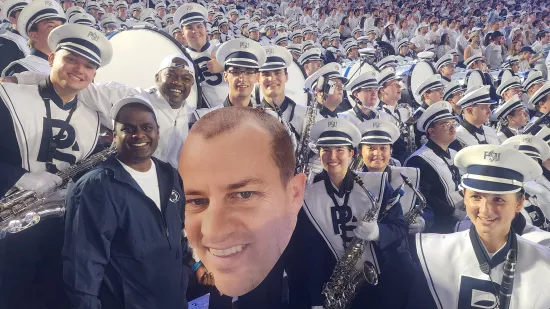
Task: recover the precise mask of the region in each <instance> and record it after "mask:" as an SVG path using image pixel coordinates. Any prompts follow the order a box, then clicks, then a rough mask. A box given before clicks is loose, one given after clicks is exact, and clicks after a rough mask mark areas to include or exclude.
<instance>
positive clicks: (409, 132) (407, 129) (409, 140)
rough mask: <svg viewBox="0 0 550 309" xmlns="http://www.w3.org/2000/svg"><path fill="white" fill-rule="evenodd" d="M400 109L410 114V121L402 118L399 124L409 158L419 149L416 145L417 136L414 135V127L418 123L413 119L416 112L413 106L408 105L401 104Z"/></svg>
mask: <svg viewBox="0 0 550 309" xmlns="http://www.w3.org/2000/svg"><path fill="white" fill-rule="evenodd" d="M397 107H398V108H404V109H406V110H407V111H408V112H409V115H411V116H410V118H409V119H401V117H400V119H399V120H400V124H399V132H400V133H401V136H403V138H404V139H405V141H406V144H405V148H406V149H405V151H406V152H407V157H409V156H410V155H412V154H413V153H414V152H415V151H416V150H417V149H416V143H415V139H416V136H415V134H414V125H415V122H416V119H415V118H414V117H413V116H414V112H413V110H412V108H411V106H410V105H409V104H407V103H400V104H399V105H397Z"/></svg>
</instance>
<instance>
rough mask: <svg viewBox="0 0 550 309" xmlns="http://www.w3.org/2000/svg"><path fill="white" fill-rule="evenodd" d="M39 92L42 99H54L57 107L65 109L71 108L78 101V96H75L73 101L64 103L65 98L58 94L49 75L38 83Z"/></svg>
mask: <svg viewBox="0 0 550 309" xmlns="http://www.w3.org/2000/svg"><path fill="white" fill-rule="evenodd" d="M38 93H39V94H40V96H41V97H42V99H49V100H51V101H53V102H54V103H55V105H57V107H59V108H60V109H62V110H65V111H68V110H71V109H72V108H73V107H74V106H75V105H76V104H77V102H78V99H77V97H74V99H72V100H71V101H69V102H67V103H66V104H63V100H61V97H60V96H59V94H57V91H55V88H54V87H53V85H52V82H51V80H50V77H49V76H48V77H47V78H46V79H44V80H42V81H41V82H40V83H38Z"/></svg>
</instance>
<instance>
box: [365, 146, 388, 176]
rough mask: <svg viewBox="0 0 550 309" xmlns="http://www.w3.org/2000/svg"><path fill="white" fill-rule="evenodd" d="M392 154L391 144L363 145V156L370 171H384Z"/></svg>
mask: <svg viewBox="0 0 550 309" xmlns="http://www.w3.org/2000/svg"><path fill="white" fill-rule="evenodd" d="M391 154H392V148H391V145H373V144H362V145H361V156H362V157H363V162H365V165H366V166H367V169H368V170H369V172H383V171H384V170H385V169H386V167H387V166H388V163H389V162H390V158H391Z"/></svg>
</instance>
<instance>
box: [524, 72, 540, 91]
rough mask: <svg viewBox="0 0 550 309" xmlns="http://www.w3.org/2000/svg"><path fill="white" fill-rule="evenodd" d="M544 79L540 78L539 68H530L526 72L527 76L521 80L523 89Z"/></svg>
mask: <svg viewBox="0 0 550 309" xmlns="http://www.w3.org/2000/svg"><path fill="white" fill-rule="evenodd" d="M543 82H544V79H543V78H542V72H541V71H539V70H530V71H529V74H527V78H526V79H525V80H524V81H523V84H522V86H523V90H525V91H527V90H529V88H531V86H533V85H535V84H537V83H543Z"/></svg>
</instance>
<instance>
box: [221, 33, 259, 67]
mask: <svg viewBox="0 0 550 309" xmlns="http://www.w3.org/2000/svg"><path fill="white" fill-rule="evenodd" d="M216 59H217V60H218V62H219V63H220V64H222V65H223V66H224V68H227V67H228V66H234V67H243V68H253V69H259V68H261V67H262V66H263V65H264V63H265V60H266V54H265V50H264V49H263V47H262V45H260V43H258V42H256V41H253V40H250V39H247V38H238V39H233V40H229V41H227V42H225V43H223V44H222V45H221V46H220V47H219V48H218V51H217V52H216Z"/></svg>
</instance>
